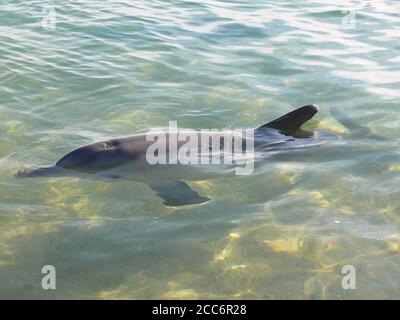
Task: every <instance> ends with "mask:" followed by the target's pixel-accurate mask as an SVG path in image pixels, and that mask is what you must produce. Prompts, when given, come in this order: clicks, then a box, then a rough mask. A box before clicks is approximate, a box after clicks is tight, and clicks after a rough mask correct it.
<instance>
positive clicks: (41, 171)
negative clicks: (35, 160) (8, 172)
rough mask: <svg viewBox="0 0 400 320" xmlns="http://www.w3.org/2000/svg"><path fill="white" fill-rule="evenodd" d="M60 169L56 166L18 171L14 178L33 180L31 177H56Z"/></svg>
mask: <svg viewBox="0 0 400 320" xmlns="http://www.w3.org/2000/svg"><path fill="white" fill-rule="evenodd" d="M61 170H62V168H60V167H57V166H49V167H40V168H28V169H22V170H19V171H18V172H17V173H16V174H15V177H17V178H33V177H45V176H56V175H58V173H60V171H61Z"/></svg>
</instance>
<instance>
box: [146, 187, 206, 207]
mask: <svg viewBox="0 0 400 320" xmlns="http://www.w3.org/2000/svg"><path fill="white" fill-rule="evenodd" d="M150 188H151V189H152V190H154V191H155V192H156V194H157V195H158V196H159V197H161V198H162V199H163V200H164V202H163V203H164V204H165V205H166V206H174V207H178V206H185V205H189V204H200V203H204V202H207V201H209V200H210V199H209V198H206V197H202V196H200V195H199V194H198V193H197V192H196V191H193V190H192V189H190V187H189V186H188V185H187V184H186V183H185V182H183V181H171V182H164V183H159V184H150Z"/></svg>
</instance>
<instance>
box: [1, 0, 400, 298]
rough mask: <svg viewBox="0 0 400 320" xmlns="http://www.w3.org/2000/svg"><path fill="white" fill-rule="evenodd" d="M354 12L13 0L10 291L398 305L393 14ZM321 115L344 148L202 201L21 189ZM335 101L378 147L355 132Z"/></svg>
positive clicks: (384, 8)
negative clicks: (56, 170)
mask: <svg viewBox="0 0 400 320" xmlns="http://www.w3.org/2000/svg"><path fill="white" fill-rule="evenodd" d="M347 2H348V1H346V2H344V1H343V6H341V5H340V3H338V4H336V5H333V2H332V1H323V0H312V1H276V2H274V1H247V2H245V3H243V2H241V1H216V0H215V1H214V0H204V1H128V0H121V1H97V0H95V1H87V0H85V1H68V2H65V3H64V2H63V3H61V2H52V1H29V2H26V1H20V0H13V1H5V0H2V1H1V3H0V297H1V298H42V299H46V298H78V299H79V298H96V299H97V298H99V299H118V298H122V299H124V298H131V299H147V298H162V299H170V298H190V299H196V298H211V299H212V298H234V299H236V298H237V299H243V298H251V299H252V298H254V299H271V298H272V299H279V298H284V299H352V298H373V299H376V298H384V299H399V298H400V256H399V252H400V200H399V199H400V197H399V195H400V187H399V185H400V163H399V155H400V143H399V141H400V129H399V124H400V112H399V110H400V109H399V107H400V106H399V98H400V90H399V85H400V67H399V63H400V45H399V43H400V41H399V40H400V27H399V26H400V6H399V3H398V1H390V0H380V1H378V0H377V1H373V0H371V1H353V2H352V5H348V4H347V5H346V3H347ZM51 3H55V4H54V9H55V13H56V16H55V17H56V20H55V22H56V24H55V25H54V28H52V26H53V25H51V21H52V20H51V19H50V20H49V21H50V24H45V25H44V26H42V24H41V21H42V18H43V13H44V12H43V11H42V10H43V8H45V10H48V9H49V8H50V9H51V6H50V7H49V5H50V4H51ZM346 10H350V11H346ZM50 12H51V10H50ZM346 18H349V20H348V22H349V23H350V24H348V25H344V24H343V21H344V22H345V21H346V20H344V19H346ZM354 18H355V20H354ZM46 21H47V20H46ZM46 26H47V28H44V27H46ZM310 103H315V104H318V105H320V107H321V111H320V113H318V115H317V117H316V118H317V119H318V120H317V121H314V125H315V126H317V127H318V128H319V129H320V130H325V131H331V132H333V133H336V134H339V135H340V136H341V137H342V138H343V140H341V142H336V143H333V142H332V143H331V142H329V143H327V144H325V145H324V147H323V148H315V149H312V150H310V151H309V152H306V153H303V154H302V155H299V157H292V158H290V159H289V158H287V157H285V158H282V159H281V160H279V159H274V161H271V163H268V164H267V165H266V166H265V169H263V170H262V171H261V172H258V173H257V174H255V175H252V176H249V177H227V178H221V179H214V180H208V181H202V182H194V183H191V186H192V187H193V189H196V190H197V191H198V192H199V193H201V194H204V195H207V196H209V197H210V198H212V201H210V202H208V203H206V204H204V205H201V206H193V207H183V208H179V209H177V208H172V207H166V206H163V205H162V201H161V199H160V198H158V197H156V196H155V195H154V193H153V192H152V191H151V190H150V189H149V188H148V187H147V186H146V185H144V184H140V183H135V182H107V181H89V180H83V179H79V178H44V179H32V180H19V179H15V178H14V176H13V174H14V173H15V172H16V171H17V170H18V169H20V168H24V167H29V166H39V165H46V164H49V163H53V162H54V161H56V160H58V158H60V157H61V156H62V155H63V154H64V153H66V152H68V151H70V150H71V149H73V148H75V147H77V146H79V145H81V144H85V143H88V142H91V141H95V140H100V139H105V138H109V137H114V136H121V135H127V134H131V133H133V132H135V131H137V130H142V129H147V128H152V127H165V126H167V125H168V121H169V120H178V124H179V126H181V127H188V128H198V129H200V128H226V127H239V128H245V127H255V126H257V125H259V124H262V123H265V122H267V121H269V120H271V119H273V118H275V117H277V116H280V115H282V114H283V113H285V112H288V111H290V110H291V109H293V108H295V107H298V106H301V105H305V104H310ZM332 105H333V106H337V107H340V108H341V110H343V111H345V112H346V113H347V114H348V116H349V117H350V118H352V119H353V120H354V121H355V122H356V123H357V124H359V125H363V126H365V127H367V128H369V129H370V130H372V131H373V132H374V133H376V134H379V135H381V136H384V137H386V138H387V140H385V141H376V140H372V139H368V138H367V137H364V136H360V135H358V136H357V135H351V134H350V133H349V132H348V131H347V130H346V129H345V128H344V127H342V126H341V125H340V124H338V123H337V122H336V121H335V119H333V118H332V116H331V115H330V113H329V112H328V106H332ZM46 264H50V265H53V266H54V267H55V268H56V272H57V289H56V290H43V289H42V288H41V279H42V276H43V275H42V274H41V269H42V266H43V265H46ZM349 264H350V265H352V266H354V267H355V269H356V284H357V289H355V290H343V289H342V287H341V281H342V277H343V275H342V274H341V270H342V267H343V266H345V265H349Z"/></svg>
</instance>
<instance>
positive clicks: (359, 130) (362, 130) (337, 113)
mask: <svg viewBox="0 0 400 320" xmlns="http://www.w3.org/2000/svg"><path fill="white" fill-rule="evenodd" d="M329 111H330V112H331V114H332V116H333V117H334V118H335V119H336V121H337V122H339V123H340V124H341V125H342V126H344V127H345V128H347V129H349V130H350V131H351V132H352V133H356V134H357V135H360V136H363V137H366V138H370V139H375V140H386V138H384V137H382V136H380V135H377V134H375V133H374V132H372V130H370V129H368V128H367V127H363V126H360V125H359V124H357V123H355V122H354V121H353V120H352V119H350V118H349V117H348V116H347V115H346V114H345V113H344V112H342V111H341V110H339V108H337V107H330V108H329Z"/></svg>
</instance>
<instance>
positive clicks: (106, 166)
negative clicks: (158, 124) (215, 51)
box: [16, 105, 318, 206]
mask: <svg viewBox="0 0 400 320" xmlns="http://www.w3.org/2000/svg"><path fill="white" fill-rule="evenodd" d="M317 112H318V107H317V106H316V105H307V106H304V107H301V108H298V109H296V110H294V111H292V112H290V113H288V114H286V115H284V116H282V117H280V118H278V119H276V120H274V121H271V122H269V123H267V124H265V125H262V126H260V127H258V128H256V129H254V137H252V139H254V150H255V152H261V153H262V154H268V153H270V152H274V151H275V152H279V151H280V150H285V149H290V148H302V147H303V146H312V145H315V144H316V143H317V142H316V139H315V135H314V133H313V132H308V131H303V130H302V129H301V126H302V125H303V124H304V123H305V122H307V121H308V120H310V119H311V118H312V117H313V116H314V115H315V114H316V113H317ZM193 132H194V131H193ZM169 136H170V135H168V134H167V135H166V136H165V139H166V140H169ZM146 137H147V133H139V134H134V135H131V136H127V137H122V138H115V139H111V140H108V141H101V142H96V143H92V144H89V145H85V146H82V147H79V148H77V149H75V150H73V151H71V152H70V153H68V154H66V155H65V156H64V157H62V158H61V159H60V160H58V161H57V162H56V164H55V165H52V166H48V167H39V168H30V169H23V170H20V171H18V172H17V174H16V176H17V177H40V176H71V175H77V174H79V175H83V176H88V177H100V178H109V179H128V180H134V181H139V182H144V183H147V184H149V186H150V187H151V189H153V190H154V191H155V192H156V193H157V195H158V196H160V197H161V198H163V199H164V204H165V205H172V206H181V205H188V204H196V203H203V202H206V201H208V200H209V199H208V198H206V197H202V196H200V195H199V194H197V193H196V192H195V191H193V190H192V189H190V187H189V186H188V185H187V184H186V183H185V182H183V181H182V180H204V179H208V178H211V177H214V176H215V175H216V174H217V171H215V170H211V169H208V168H207V166H204V165H203V166H197V167H196V165H182V164H179V165H177V164H153V165H152V164H150V163H149V162H148V161H147V159H146V152H147V150H148V148H149V146H150V145H151V144H153V143H154V141H148V139H146ZM166 142H168V141H166ZM183 143H184V142H178V148H179V146H180V145H181V144H183ZM263 159H265V157H264V158H263ZM211 167H214V168H217V169H218V166H210V168H211ZM221 168H223V167H219V171H220V172H221V171H223V170H221Z"/></svg>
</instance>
